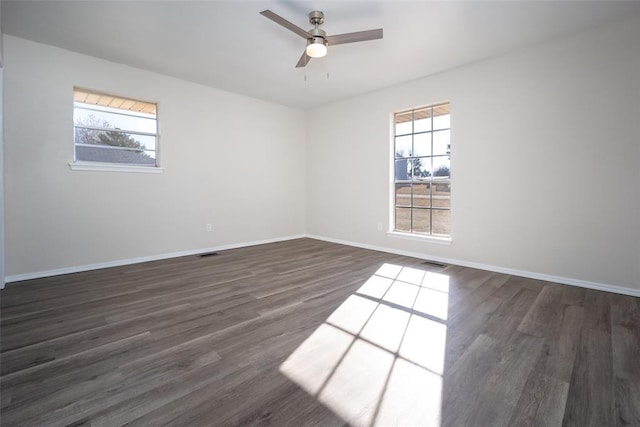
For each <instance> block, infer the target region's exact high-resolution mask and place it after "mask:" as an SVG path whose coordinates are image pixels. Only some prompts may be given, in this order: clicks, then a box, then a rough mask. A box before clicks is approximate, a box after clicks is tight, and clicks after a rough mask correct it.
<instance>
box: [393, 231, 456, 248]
mask: <svg viewBox="0 0 640 427" xmlns="http://www.w3.org/2000/svg"><path fill="white" fill-rule="evenodd" d="M387 236H389V237H396V238H400V239H407V240H418V241H420V242H429V243H435V244H438V245H450V244H451V237H435V236H422V235H420V234H412V233H401V232H399V231H388V232H387Z"/></svg>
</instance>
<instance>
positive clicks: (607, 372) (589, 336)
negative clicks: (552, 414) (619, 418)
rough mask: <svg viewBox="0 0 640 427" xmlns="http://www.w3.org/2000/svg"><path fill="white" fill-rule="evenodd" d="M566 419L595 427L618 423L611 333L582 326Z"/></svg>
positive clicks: (569, 422) (566, 423)
mask: <svg viewBox="0 0 640 427" xmlns="http://www.w3.org/2000/svg"><path fill="white" fill-rule="evenodd" d="M563 423H564V424H565V425H567V426H594V427H595V426H605V425H607V426H608V425H614V424H615V423H614V395H613V378H612V361H611V334H609V333H606V332H602V331H598V330H595V329H590V328H583V330H582V334H581V336H580V342H579V345H578V351H577V355H576V361H575V367H574V370H573V373H572V375H571V384H570V388H569V396H568V397H567V404H566V409H565V414H564V420H563Z"/></svg>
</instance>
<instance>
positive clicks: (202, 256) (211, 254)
mask: <svg viewBox="0 0 640 427" xmlns="http://www.w3.org/2000/svg"><path fill="white" fill-rule="evenodd" d="M215 255H218V252H207V253H204V254H200V255H198V256H199V257H200V258H204V257H208V256H215Z"/></svg>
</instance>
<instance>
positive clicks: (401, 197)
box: [396, 184, 411, 206]
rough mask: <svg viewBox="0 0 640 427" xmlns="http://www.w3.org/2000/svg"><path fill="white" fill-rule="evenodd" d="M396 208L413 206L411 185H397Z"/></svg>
mask: <svg viewBox="0 0 640 427" xmlns="http://www.w3.org/2000/svg"><path fill="white" fill-rule="evenodd" d="M396 206H411V184H396Z"/></svg>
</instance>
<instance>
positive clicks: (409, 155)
mask: <svg viewBox="0 0 640 427" xmlns="http://www.w3.org/2000/svg"><path fill="white" fill-rule="evenodd" d="M394 117H395V120H394V123H395V126H394V129H395V132H394V153H395V154H394V177H395V178H394V198H393V200H394V214H395V218H394V230H395V231H399V232H408V233H415V234H422V235H427V236H437V237H450V236H451V114H450V105H449V104H448V103H447V104H439V105H432V106H429V107H425V108H419V109H415V110H411V111H403V112H399V113H396V114H395V116H394Z"/></svg>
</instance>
